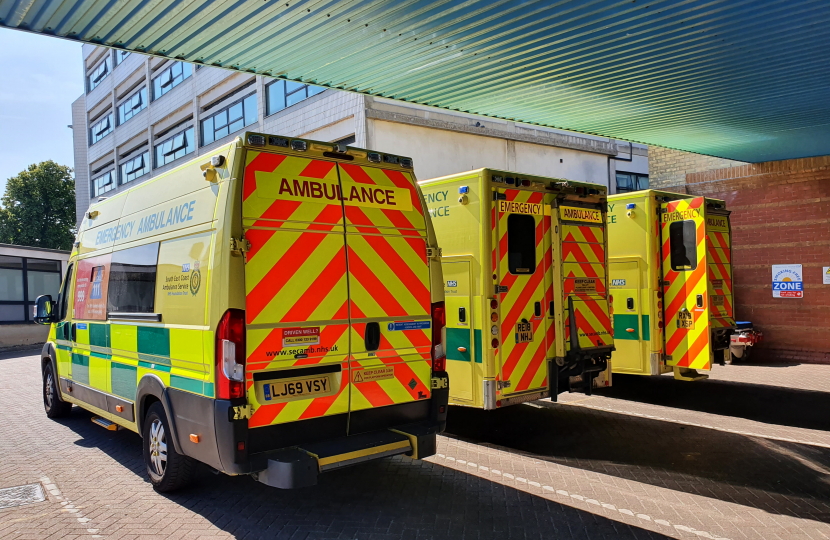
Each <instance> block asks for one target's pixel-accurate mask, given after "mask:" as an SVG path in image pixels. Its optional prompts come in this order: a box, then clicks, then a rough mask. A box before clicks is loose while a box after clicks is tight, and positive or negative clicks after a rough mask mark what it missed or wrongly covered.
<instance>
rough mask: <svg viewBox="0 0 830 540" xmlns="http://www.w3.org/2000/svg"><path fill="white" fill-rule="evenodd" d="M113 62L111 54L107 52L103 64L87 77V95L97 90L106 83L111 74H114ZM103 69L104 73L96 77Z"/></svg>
mask: <svg viewBox="0 0 830 540" xmlns="http://www.w3.org/2000/svg"><path fill="white" fill-rule="evenodd" d="M111 61H112V60H111V58H110V54H109V52H107V54H106V55H104V59H103V60H101V63H99V64H98V65H97V66H95V67H94V68H93V69H92V71H90V73H89V75H87V76H86V87H87V90H86V93H87V94H88V93H90V92H92V91H93V90H95V89H96V88H97V87H98V86H99V85H100V84H101V83H102V82H104V79H106V78H107V77H109V74H110V73H112V67H111V66H110V62H111ZM102 67H103V68H105V69H104V71H103V73H100V74H98V75H97V76H96V73H98V71H99V70H100V69H101V68H102ZM93 78H94V80H93Z"/></svg>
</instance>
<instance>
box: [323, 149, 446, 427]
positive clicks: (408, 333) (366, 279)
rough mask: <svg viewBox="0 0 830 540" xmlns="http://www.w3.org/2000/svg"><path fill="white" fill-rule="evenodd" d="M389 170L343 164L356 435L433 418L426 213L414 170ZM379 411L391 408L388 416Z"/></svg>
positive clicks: (380, 165)
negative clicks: (393, 424) (430, 408)
mask: <svg viewBox="0 0 830 540" xmlns="http://www.w3.org/2000/svg"><path fill="white" fill-rule="evenodd" d="M384 158H385V159H392V160H396V159H397V158H395V157H393V156H384ZM384 165H385V163H377V164H357V163H355V164H350V163H340V164H339V165H338V169H339V174H340V182H341V185H342V189H343V207H344V211H345V224H346V244H347V246H346V252H347V261H348V280H349V313H350V317H351V325H352V326H351V328H352V330H351V376H352V378H351V381H352V385H351V398H350V411H351V414H350V419H349V433H352V434H353V433H360V432H364V431H370V430H373V429H377V428H378V427H386V425H383V426H380V425H378V424H377V422H379V421H383V422H384V423H385V424H387V425H388V424H389V422H397V423H403V422H412V421H415V420H420V419H424V418H426V417H427V416H428V414H429V398H430V378H431V373H432V360H431V347H432V324H431V321H432V310H431V299H430V276H429V264H428V259H427V230H426V220H425V217H424V213H425V209H424V207H423V206H422V204H421V201H422V198H421V196H420V194H419V190H418V188H417V186H416V184H415V178H414V176H413V175H412V173H411V172H409V171H405V170H401V168H400V167H396V166H384ZM380 407H384V408H387V410H386V411H384V412H382V413H381V412H380V411H377V410H376V409H378V408H380Z"/></svg>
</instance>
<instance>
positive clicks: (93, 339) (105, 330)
mask: <svg viewBox="0 0 830 540" xmlns="http://www.w3.org/2000/svg"><path fill="white" fill-rule="evenodd" d="M89 344H90V345H91V346H95V347H105V348H109V347H110V325H108V324H98V323H89Z"/></svg>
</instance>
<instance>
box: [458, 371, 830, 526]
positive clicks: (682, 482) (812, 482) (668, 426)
mask: <svg viewBox="0 0 830 540" xmlns="http://www.w3.org/2000/svg"><path fill="white" fill-rule="evenodd" d="M686 384H687V385H688V384H689V383H686ZM826 410H827V409H825V411H826ZM447 432H448V433H447V434H448V435H450V436H455V437H458V438H460V439H463V440H467V441H470V442H477V443H482V442H483V443H490V444H494V445H498V446H502V447H505V448H507V449H513V450H517V451H522V452H528V453H532V454H534V455H535V457H539V458H541V459H546V460H548V461H550V462H555V463H560V464H562V465H566V466H568V467H574V468H578V469H583V470H589V471H593V472H597V473H603V474H607V475H610V476H614V477H618V478H624V479H628V480H633V481H636V482H641V483H645V484H651V485H653V486H659V487H663V488H667V489H670V490H674V491H680V492H685V493H691V494H696V495H701V496H704V497H708V498H715V499H720V500H723V501H725V502H729V503H737V504H740V505H744V506H749V507H755V508H761V509H763V510H765V511H767V512H770V513H772V514H785V515H791V516H797V517H800V518H805V519H812V520H817V521H822V522H830V507H828V505H827V501H830V485H828V478H830V449H826V448H820V447H814V446H807V445H801V444H795V443H784V442H779V441H771V440H767V439H759V438H755V437H747V436H743V435H738V434H732V433H725V432H721V431H716V430H712V429H706V428H699V427H693V426H682V425H679V424H676V423H673V422H665V421H661V420H654V419H648V418H641V417H635V416H628V415H625V414H617V413H611V412H606V411H598V410H594V409H588V408H583V407H574V406H568V405H564V404H556V403H549V402H536V403H533V404H524V405H515V406H512V407H508V408H506V409H500V410H496V411H481V410H477V409H469V408H462V407H451V410H450V413H449V416H448V425H447ZM759 491H761V492H764V493H763V494H759ZM821 501H823V502H822V503H821V504H815V503H816V502H821ZM822 507H823V508H822Z"/></svg>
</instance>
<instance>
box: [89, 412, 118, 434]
mask: <svg viewBox="0 0 830 540" xmlns="http://www.w3.org/2000/svg"><path fill="white" fill-rule="evenodd" d="M92 423H93V424H98V425H99V426H101V427H102V428H104V429H108V430H110V431H116V430H117V429H118V424H116V423H115V422H110V421H109V420H107V419H106V418H98V417H97V416H93V417H92Z"/></svg>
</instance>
